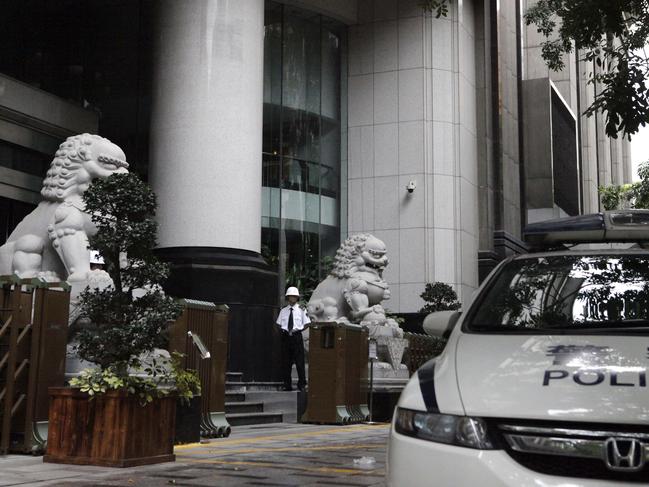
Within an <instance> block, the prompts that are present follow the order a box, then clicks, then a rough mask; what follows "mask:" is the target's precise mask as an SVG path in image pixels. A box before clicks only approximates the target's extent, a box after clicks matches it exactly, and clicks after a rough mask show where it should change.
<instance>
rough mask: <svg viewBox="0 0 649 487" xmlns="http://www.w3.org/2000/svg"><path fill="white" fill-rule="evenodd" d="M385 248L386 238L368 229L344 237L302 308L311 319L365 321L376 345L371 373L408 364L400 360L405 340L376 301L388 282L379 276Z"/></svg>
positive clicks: (404, 371)
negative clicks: (376, 349)
mask: <svg viewBox="0 0 649 487" xmlns="http://www.w3.org/2000/svg"><path fill="white" fill-rule="evenodd" d="M386 254H387V250H386V247H385V243H383V242H382V241H381V240H379V239H378V238H376V237H375V236H373V235H370V234H367V233H364V234H359V235H353V236H351V237H349V238H348V239H347V240H345V241H344V242H343V244H342V245H341V246H340V248H339V249H338V251H337V252H336V257H335V259H334V267H333V269H332V270H331V272H330V274H329V276H327V278H326V279H325V280H324V281H322V282H321V283H320V284H318V287H316V289H315V291H313V295H312V296H311V299H310V300H309V304H308V305H307V312H308V314H309V317H310V318H311V320H312V321H314V322H318V321H337V322H344V323H354V324H359V325H362V326H367V327H368V328H369V336H370V338H375V339H376V341H377V347H378V354H379V363H377V364H376V367H375V372H376V374H377V375H375V377H378V378H381V377H390V378H407V377H408V368H407V367H406V366H405V365H403V364H401V359H402V357H403V352H404V351H405V348H406V347H407V340H405V339H404V338H403V330H401V328H399V325H398V324H397V323H396V322H395V321H394V320H393V319H392V318H389V317H387V316H386V313H385V309H384V308H383V306H382V305H381V303H382V302H383V301H386V300H388V299H390V288H389V286H388V283H387V282H386V281H385V280H384V279H383V270H384V269H385V267H386V266H387V265H388V258H387V255H386ZM388 370H390V372H391V373H387V372H388ZM386 374H387V375H386Z"/></svg>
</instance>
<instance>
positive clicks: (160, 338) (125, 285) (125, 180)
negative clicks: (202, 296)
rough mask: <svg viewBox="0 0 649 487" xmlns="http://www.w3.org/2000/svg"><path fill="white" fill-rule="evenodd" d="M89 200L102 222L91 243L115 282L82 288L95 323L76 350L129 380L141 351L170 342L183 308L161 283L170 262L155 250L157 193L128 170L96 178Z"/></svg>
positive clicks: (83, 303) (87, 314)
mask: <svg viewBox="0 0 649 487" xmlns="http://www.w3.org/2000/svg"><path fill="white" fill-rule="evenodd" d="M84 201H85V204H86V211H87V212H88V214H90V215H91V219H92V221H93V223H94V224H95V225H96V226H97V233H96V235H94V236H92V237H90V246H91V247H92V248H94V249H96V250H97V251H99V253H100V254H101V256H102V257H103V258H104V261H105V263H106V270H107V272H108V273H109V274H110V277H111V278H112V279H113V283H114V287H110V288H107V289H103V290H99V289H96V288H95V289H90V288H86V290H85V291H84V292H83V293H81V295H80V306H81V309H82V313H83V315H84V316H85V317H86V318H87V319H88V320H89V321H90V322H91V323H92V325H91V326H89V327H87V328H84V329H82V330H81V331H80V332H79V334H78V345H77V347H76V350H77V353H78V354H79V356H80V357H81V358H82V359H84V360H87V361H89V362H93V363H96V364H98V365H99V367H100V369H101V371H102V372H103V371H107V370H110V371H112V373H114V374H117V375H119V376H120V377H122V378H124V379H125V380H126V378H127V377H128V372H127V370H128V367H139V366H140V365H141V364H140V361H139V360H140V359H139V357H140V356H141V355H142V354H144V353H146V352H151V351H152V350H153V349H154V348H160V347H163V346H164V345H165V338H166V337H165V334H164V331H165V330H166V327H167V325H168V323H169V322H171V321H173V320H175V319H176V318H177V317H178V315H179V314H180V312H181V307H180V306H179V305H178V304H177V303H175V302H174V300H173V299H172V298H171V297H169V296H166V295H165V294H164V293H163V292H162V288H161V286H160V284H161V282H162V281H163V280H164V279H165V278H166V276H167V274H168V267H167V266H166V265H165V264H163V263H161V262H160V261H158V259H157V258H156V257H155V255H154V254H153V248H154V247H155V245H156V229H157V225H156V223H155V221H154V219H153V217H154V214H155V208H156V198H155V194H154V193H153V191H152V190H151V189H150V188H149V187H148V186H147V185H146V184H145V183H143V182H142V181H141V180H140V179H139V178H138V177H137V176H136V175H135V174H132V173H129V174H114V175H112V176H110V177H109V178H107V179H98V180H95V181H94V182H93V183H92V184H91V185H90V188H89V189H88V190H87V191H86V192H85V194H84ZM120 257H121V262H120ZM136 289H137V290H138V291H139V292H138V293H137V294H136V295H134V291H135V290H136Z"/></svg>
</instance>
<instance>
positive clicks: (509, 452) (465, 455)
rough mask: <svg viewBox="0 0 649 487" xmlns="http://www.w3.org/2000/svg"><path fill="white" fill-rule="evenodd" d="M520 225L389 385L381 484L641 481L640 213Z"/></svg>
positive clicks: (646, 266) (647, 223) (647, 478)
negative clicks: (434, 345) (404, 375)
mask: <svg viewBox="0 0 649 487" xmlns="http://www.w3.org/2000/svg"><path fill="white" fill-rule="evenodd" d="M525 233H526V240H527V241H528V243H529V244H530V245H531V246H532V247H535V251H534V252H531V253H529V254H525V255H520V256H515V257H511V258H509V259H507V260H505V261H504V262H502V263H501V264H500V265H499V266H498V267H497V268H496V269H494V271H493V272H492V273H491V274H490V276H489V277H488V278H487V279H486V280H485V282H484V283H483V284H482V286H481V287H480V289H479V290H478V292H477V293H476V295H475V298H474V300H473V302H472V304H471V305H470V306H469V307H468V309H466V310H465V311H464V312H463V313H461V314H460V313H458V312H449V311H445V312H438V313H433V314H431V315H429V316H428V317H427V318H426V320H425V322H424V328H425V329H426V331H427V332H428V333H429V334H433V335H437V336H443V335H448V334H449V333H450V335H449V337H448V343H447V345H446V348H445V350H444V352H443V353H442V354H441V355H440V356H439V357H436V358H435V359H433V360H431V361H429V362H427V363H426V364H425V365H424V366H422V367H421V368H420V369H419V370H418V371H417V372H416V373H415V374H414V375H413V376H412V378H411V379H410V381H409V383H408V385H407V386H406V388H405V389H404V390H403V392H402V394H401V397H400V399H399V402H398V405H397V407H396V409H395V413H394V417H393V421H392V426H391V431H390V439H389V446H388V467H387V480H388V485H390V486H392V487H418V486H422V487H423V486H427V487H428V486H480V487H489V486H516V487H521V486H536V487H539V486H544V487H547V486H570V487H576V486H602V485H639V484H649V387H648V385H647V373H648V369H649V245H648V243H649V211H642V210H634V211H620V212H604V213H600V214H596V215H586V216H579V217H571V218H564V219H559V220H554V221H548V222H542V223H538V224H532V225H528V227H527V228H526V232H525ZM611 242H615V243H611ZM624 242H625V243H624ZM602 243H604V244H602Z"/></svg>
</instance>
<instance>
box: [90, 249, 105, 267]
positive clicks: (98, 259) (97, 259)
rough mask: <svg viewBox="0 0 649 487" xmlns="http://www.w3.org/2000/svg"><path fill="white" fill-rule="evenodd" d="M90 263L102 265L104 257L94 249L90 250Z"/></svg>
mask: <svg viewBox="0 0 649 487" xmlns="http://www.w3.org/2000/svg"><path fill="white" fill-rule="evenodd" d="M90 263H91V264H99V265H104V258H103V257H102V256H101V255H99V252H98V251H96V250H91V251H90Z"/></svg>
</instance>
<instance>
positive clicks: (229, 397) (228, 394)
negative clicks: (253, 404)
mask: <svg viewBox="0 0 649 487" xmlns="http://www.w3.org/2000/svg"><path fill="white" fill-rule="evenodd" d="M245 400H246V393H245V392H233V391H225V402H243V401H245Z"/></svg>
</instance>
